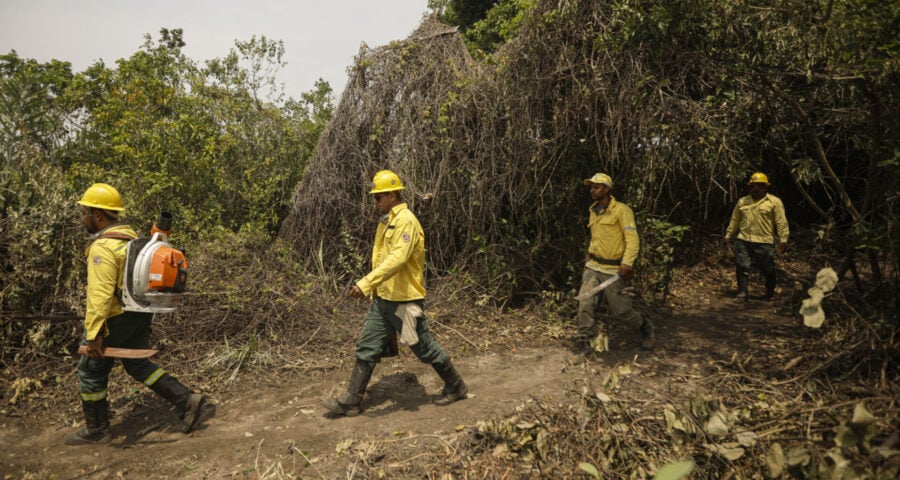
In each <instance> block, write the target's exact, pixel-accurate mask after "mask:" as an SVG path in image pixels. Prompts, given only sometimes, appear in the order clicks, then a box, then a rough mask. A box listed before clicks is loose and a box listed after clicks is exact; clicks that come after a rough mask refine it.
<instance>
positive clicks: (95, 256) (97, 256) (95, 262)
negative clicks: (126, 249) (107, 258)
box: [92, 255, 103, 265]
mask: <svg viewBox="0 0 900 480" xmlns="http://www.w3.org/2000/svg"><path fill="white" fill-rule="evenodd" d="M92 261H93V262H94V265H100V264H101V263H103V259H102V258H100V255H94V259H93V260H92Z"/></svg>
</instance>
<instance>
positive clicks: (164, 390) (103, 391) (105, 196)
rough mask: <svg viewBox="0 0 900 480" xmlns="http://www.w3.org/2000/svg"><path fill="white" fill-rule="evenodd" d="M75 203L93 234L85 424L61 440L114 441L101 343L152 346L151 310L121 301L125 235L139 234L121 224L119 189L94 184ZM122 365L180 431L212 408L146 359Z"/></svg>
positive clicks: (83, 375)
mask: <svg viewBox="0 0 900 480" xmlns="http://www.w3.org/2000/svg"><path fill="white" fill-rule="evenodd" d="M77 203H78V205H79V206H80V209H81V218H82V222H83V223H84V226H85V228H86V229H87V231H88V233H90V234H92V235H93V236H94V238H93V241H92V242H91V244H90V246H89V247H88V249H87V251H86V254H87V290H86V293H87V303H86V308H85V318H84V338H83V341H82V344H84V345H86V346H87V355H86V356H83V357H81V360H80V361H79V362H78V382H79V386H80V390H81V405H82V409H83V411H84V418H85V425H84V426H83V427H81V428H80V429H78V430H76V431H74V432H71V433H69V434H67V435H66V437H65V443H66V444H67V445H90V444H101V443H108V442H109V441H110V440H112V435H111V433H110V428H109V402H108V401H107V391H108V390H107V385H108V384H109V372H110V370H112V367H113V363H114V359H112V358H107V357H104V356H103V348H104V347H121V348H133V349H146V348H150V323H151V321H152V320H153V314H152V313H143V312H126V311H124V310H123V309H122V304H121V302H120V300H119V296H118V293H119V292H120V291H121V290H122V278H123V274H124V269H125V260H126V259H125V251H126V245H127V243H128V240H127V239H128V238H136V237H137V236H138V235H137V233H135V231H134V230H132V229H131V227H129V226H128V225H122V224H120V223H119V219H118V215H119V213H120V212H122V211H123V210H124V208H122V198H121V197H120V196H119V192H118V191H116V189H115V188H113V187H111V186H110V185H107V184H105V183H95V184H94V185H91V187H90V188H88V189H87V191H85V192H84V195H83V196H82V198H81V200H79V201H78V202H77ZM122 365H123V366H124V367H125V371H126V372H128V374H129V375H131V377H132V378H134V379H135V380H137V381H139V382H141V383H143V384H144V385H146V386H147V387H149V388H150V389H152V390H153V391H154V392H156V393H157V394H159V395H160V396H161V397H163V398H164V399H166V400H167V401H169V402H170V403H172V404H173V405H174V406H175V407H176V409H177V410H178V412H179V414H180V419H181V429H182V430H183V431H184V432H189V431H190V430H191V429H193V428H195V427H196V426H197V425H198V424H199V423H200V421H201V418H204V419H205V418H209V417H210V416H212V414H213V413H214V406H213V405H212V404H211V403H208V402H207V401H206V397H204V396H203V395H200V394H197V393H193V392H191V391H190V390H188V389H187V388H185V387H184V386H183V385H182V384H181V383H179V382H178V380H176V379H175V378H174V377H172V376H171V375H169V374H168V373H166V371H165V370H163V369H162V368H160V367H159V366H158V365H156V364H155V363H153V362H151V361H150V360H148V359H146V358H142V359H122Z"/></svg>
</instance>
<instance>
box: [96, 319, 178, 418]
mask: <svg viewBox="0 0 900 480" xmlns="http://www.w3.org/2000/svg"><path fill="white" fill-rule="evenodd" d="M152 321H153V314H152V313H138V312H124V313H122V314H121V315H116V316H115V317H110V318H108V319H106V327H107V328H108V329H109V336H107V337H105V338H104V339H103V346H104V347H121V348H141V349H143V348H150V323H151V322H152ZM83 343H86V342H83ZM121 360H122V366H124V367H125V371H126V372H128V374H129V375H131V377H132V378H134V379H135V380H137V381H139V382H141V383H143V384H144V385H147V386H148V387H149V386H151V385H153V384H154V383H155V382H156V381H157V380H159V377H161V376H163V374H165V373H166V372H165V370H163V369H162V368H160V367H159V366H158V365H156V364H155V363H153V362H151V361H150V360H149V359H146V358H140V359H124V358H123V359H121ZM114 363H115V359H113V358H90V357H88V356H83V357H81V360H80V361H79V362H78V383H79V387H80V390H81V399H82V400H84V401H86V402H94V401H99V400H103V399H104V398H106V394H107V386H108V385H109V372H110V371H111V370H112V367H113V364H114Z"/></svg>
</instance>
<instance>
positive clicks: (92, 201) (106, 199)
mask: <svg viewBox="0 0 900 480" xmlns="http://www.w3.org/2000/svg"><path fill="white" fill-rule="evenodd" d="M76 203H78V204H79V205H84V206H85V207H90V208H99V209H101V210H112V211H114V212H121V211H122V210H125V209H124V208H122V197H121V196H120V195H119V192H118V190H116V189H115V188H113V187H112V186H111V185H107V184H105V183H95V184H93V185H91V186H90V187H88V189H87V190H85V192H84V195H83V196H82V197H81V200H79V201H78V202H76Z"/></svg>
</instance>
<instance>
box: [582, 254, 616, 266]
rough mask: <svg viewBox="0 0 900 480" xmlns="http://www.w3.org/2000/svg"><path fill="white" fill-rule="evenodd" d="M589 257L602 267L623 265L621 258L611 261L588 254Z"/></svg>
mask: <svg viewBox="0 0 900 480" xmlns="http://www.w3.org/2000/svg"><path fill="white" fill-rule="evenodd" d="M588 255H590V256H591V260H593V261H595V262H597V263H599V264H600V265H621V264H622V259H621V258H616V259H609V258H600V257H598V256H596V255H594V254H588Z"/></svg>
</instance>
